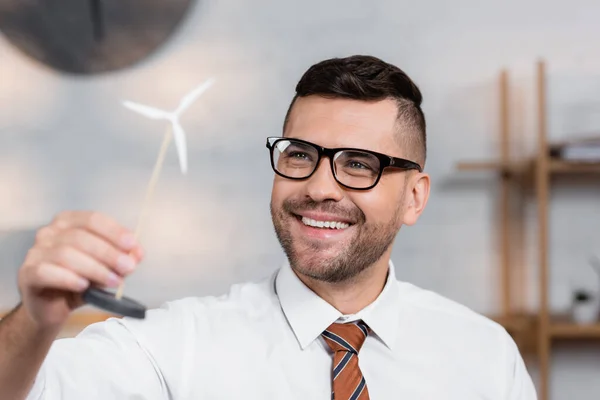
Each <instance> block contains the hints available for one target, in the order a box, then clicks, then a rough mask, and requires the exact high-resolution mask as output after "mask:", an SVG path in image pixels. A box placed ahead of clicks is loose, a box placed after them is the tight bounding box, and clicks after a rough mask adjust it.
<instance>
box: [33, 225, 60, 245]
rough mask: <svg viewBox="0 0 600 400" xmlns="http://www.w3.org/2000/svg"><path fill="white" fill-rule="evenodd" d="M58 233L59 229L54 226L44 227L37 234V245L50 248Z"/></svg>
mask: <svg viewBox="0 0 600 400" xmlns="http://www.w3.org/2000/svg"><path fill="white" fill-rule="evenodd" d="M57 233H58V231H57V229H56V228H54V227H53V226H52V225H47V226H44V227H42V228H40V229H38V231H37V232H36V234H35V244H36V245H38V246H40V247H50V246H52V243H53V241H54V237H55V236H56V234H57Z"/></svg>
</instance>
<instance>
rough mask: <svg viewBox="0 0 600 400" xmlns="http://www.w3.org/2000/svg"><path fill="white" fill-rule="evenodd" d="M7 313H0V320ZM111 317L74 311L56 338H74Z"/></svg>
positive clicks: (103, 314) (95, 312)
mask: <svg viewBox="0 0 600 400" xmlns="http://www.w3.org/2000/svg"><path fill="white" fill-rule="evenodd" d="M9 312H10V310H5V311H0V318H4V316H5V315H7V314H8V313H9ZM112 317H114V315H111V314H106V313H101V312H97V311H76V312H74V313H73V314H71V316H70V317H69V319H68V320H67V323H66V324H65V326H64V327H63V329H62V331H61V332H60V334H59V335H58V336H59V337H60V338H64V337H73V336H76V335H77V334H78V333H79V332H81V331H82V330H83V329H84V328H85V327H87V326H88V325H91V324H94V323H96V322H102V321H105V320H107V319H108V318H112Z"/></svg>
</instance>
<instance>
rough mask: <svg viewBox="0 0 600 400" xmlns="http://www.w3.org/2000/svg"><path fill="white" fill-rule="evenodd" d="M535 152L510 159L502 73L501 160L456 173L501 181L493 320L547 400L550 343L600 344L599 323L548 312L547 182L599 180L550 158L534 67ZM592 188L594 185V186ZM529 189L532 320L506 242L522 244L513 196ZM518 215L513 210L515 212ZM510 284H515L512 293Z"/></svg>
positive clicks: (584, 166) (591, 166)
mask: <svg viewBox="0 0 600 400" xmlns="http://www.w3.org/2000/svg"><path fill="white" fill-rule="evenodd" d="M536 75H537V81H536V83H537V96H536V100H537V149H536V151H535V154H533V156H531V157H529V158H526V159H522V160H515V159H513V158H511V157H510V154H509V147H510V146H509V144H510V134H509V112H508V109H509V108H508V105H509V85H508V74H507V72H506V71H502V72H501V74H500V79H499V85H500V86H499V93H500V110H499V111H500V113H499V114H500V129H499V133H500V146H501V148H500V157H499V159H497V160H484V161H469V162H460V163H458V164H457V166H456V167H457V169H458V170H459V171H493V172H496V173H497V174H498V177H499V179H500V185H501V187H500V195H499V196H500V199H499V210H498V211H499V216H500V220H501V221H500V223H499V224H498V229H499V232H498V233H499V235H498V236H499V238H500V251H501V265H500V277H501V279H500V287H501V306H502V309H501V314H500V315H498V316H492V319H494V320H496V321H497V322H499V323H500V324H502V325H503V326H505V327H506V329H507V331H509V332H510V333H511V334H512V335H513V337H514V338H515V341H516V342H517V345H518V346H519V348H520V349H521V351H522V352H527V351H529V352H533V354H534V356H536V358H537V360H538V366H539V369H540V381H539V383H538V394H539V399H540V400H549V393H548V388H549V375H550V362H551V353H552V344H553V340H559V339H560V340H582V339H586V340H589V339H600V323H597V324H590V325H579V324H576V323H574V322H572V321H571V320H570V319H569V318H568V317H564V316H562V317H561V316H557V315H551V312H550V310H549V304H548V303H549V301H548V297H549V293H548V291H549V289H548V281H549V260H548V233H549V229H550V226H549V221H548V207H549V201H550V191H551V186H552V183H553V180H552V178H553V177H554V176H560V175H574V176H578V175H586V176H592V177H594V176H597V177H598V178H599V180H600V162H576V161H565V160H558V159H554V158H551V156H550V147H549V143H548V133H547V116H546V66H545V63H544V61H538V63H537V69H536ZM594 182H595V180H594ZM529 188H533V189H534V193H535V202H536V204H537V226H536V230H537V234H538V239H537V240H538V243H537V254H536V255H537V262H538V264H539V265H538V271H539V275H538V283H539V293H538V295H539V310H538V312H537V313H536V314H527V313H525V312H523V309H524V308H523V307H522V306H523V304H522V303H520V301H521V300H523V299H524V291H525V290H526V284H525V275H524V264H525V263H524V261H521V262H520V263H519V262H516V263H515V261H514V253H515V250H516V249H518V247H519V246H522V243H515V242H514V241H511V238H512V236H513V235H515V233H516V236H517V237H518V240H520V241H522V240H523V238H524V236H523V235H522V230H523V229H524V227H523V226H522V225H521V226H519V223H518V219H519V217H518V216H515V206H514V201H513V202H511V199H512V200H514V198H515V195H516V197H517V198H520V199H521V201H522V200H523V199H524V198H526V196H527V189H529ZM516 209H517V210H518V209H519V208H518V206H517V207H516ZM515 282H518V286H519V287H517V288H515Z"/></svg>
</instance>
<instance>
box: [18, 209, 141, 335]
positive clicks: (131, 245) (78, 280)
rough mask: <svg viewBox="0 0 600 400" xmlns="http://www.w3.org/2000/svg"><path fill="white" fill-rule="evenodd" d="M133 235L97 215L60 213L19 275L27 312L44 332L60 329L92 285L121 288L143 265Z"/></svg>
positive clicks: (40, 235) (43, 231)
mask: <svg viewBox="0 0 600 400" xmlns="http://www.w3.org/2000/svg"><path fill="white" fill-rule="evenodd" d="M142 256H143V253H142V249H141V247H140V246H139V244H137V243H136V241H135V238H134V235H133V233H132V232H131V231H129V230H128V229H126V228H124V227H123V226H121V225H120V224H119V223H117V222H116V221H115V220H113V219H112V218H110V217H108V216H106V215H103V214H101V213H97V212H90V211H68V212H63V213H60V214H59V215H57V216H56V218H55V219H54V220H53V221H52V222H51V223H50V224H49V225H47V226H45V227H42V228H41V229H40V230H39V231H38V232H37V235H36V240H35V244H34V246H33V247H32V248H31V249H30V250H29V252H28V253H27V256H26V258H25V262H24V263H23V266H22V267H21V269H20V270H19V279H18V281H19V290H20V292H21V297H22V302H23V306H24V308H25V309H26V310H27V312H28V314H29V316H30V317H31V318H32V319H33V321H34V322H35V323H36V324H37V325H38V326H39V327H41V328H44V329H45V328H53V327H54V328H57V329H58V328H60V327H62V325H63V324H64V323H65V321H66V320H67V318H68V317H69V314H70V313H71V311H73V310H74V309H76V308H77V307H80V306H81V305H83V301H82V300H81V293H82V292H83V291H84V290H85V289H87V288H88V287H89V286H90V284H94V285H97V286H101V287H117V286H119V285H120V284H121V282H122V280H123V278H124V277H125V276H126V275H128V274H130V273H131V272H132V271H133V269H134V268H135V266H136V265H137V264H138V263H139V262H140V261H141V259H142Z"/></svg>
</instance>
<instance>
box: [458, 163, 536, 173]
mask: <svg viewBox="0 0 600 400" xmlns="http://www.w3.org/2000/svg"><path fill="white" fill-rule="evenodd" d="M524 167H525V164H524V163H511V164H505V163H503V162H501V161H461V162H458V163H457V164H456V168H457V169H458V170H459V171H497V172H502V173H520V172H523V171H524Z"/></svg>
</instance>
